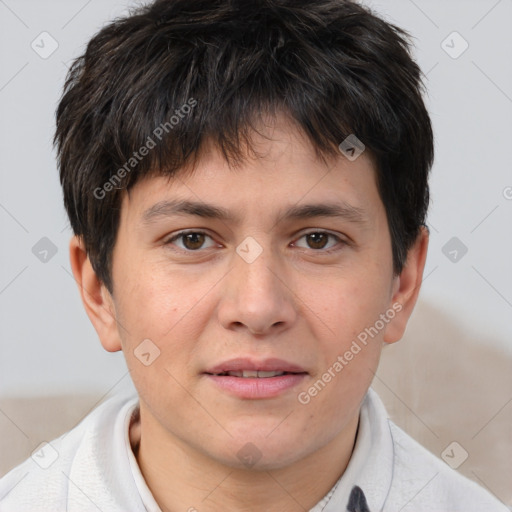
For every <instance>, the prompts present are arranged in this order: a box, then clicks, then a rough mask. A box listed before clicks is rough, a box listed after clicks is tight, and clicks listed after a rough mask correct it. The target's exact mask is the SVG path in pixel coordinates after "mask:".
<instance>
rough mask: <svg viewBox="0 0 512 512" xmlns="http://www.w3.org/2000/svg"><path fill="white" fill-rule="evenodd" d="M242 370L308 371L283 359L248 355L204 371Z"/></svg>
mask: <svg viewBox="0 0 512 512" xmlns="http://www.w3.org/2000/svg"><path fill="white" fill-rule="evenodd" d="M242 370H260V371H263V372H272V371H274V372H289V373H307V372H306V370H304V368H302V367H300V366H299V365H296V364H294V363H290V362H288V361H284V360H283V359H276V358H271V359H264V360H262V361H258V360H257V359H252V358H248V357H238V358H235V359H229V360H228V361H224V362H222V363H219V364H217V365H215V366H212V367H210V368H208V369H207V370H206V371H205V372H204V373H223V372H233V371H242Z"/></svg>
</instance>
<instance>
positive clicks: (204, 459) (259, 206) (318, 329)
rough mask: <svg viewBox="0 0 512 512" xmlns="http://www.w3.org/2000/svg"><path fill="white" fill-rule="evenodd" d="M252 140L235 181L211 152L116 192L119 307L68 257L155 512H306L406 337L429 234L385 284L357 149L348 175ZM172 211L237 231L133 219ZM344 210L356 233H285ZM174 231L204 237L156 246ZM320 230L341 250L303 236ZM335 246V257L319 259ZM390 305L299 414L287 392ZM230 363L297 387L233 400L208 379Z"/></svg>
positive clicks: (329, 226) (266, 131)
mask: <svg viewBox="0 0 512 512" xmlns="http://www.w3.org/2000/svg"><path fill="white" fill-rule="evenodd" d="M253 144H254V148H255V149H256V150H257V151H258V156H257V157H256V156H254V155H247V158H246V159H245V160H244V161H243V162H242V164H241V165H240V166H238V167H237V168H233V167H230V166H229V165H228V164H227V162H226V161H225V160H224V159H223V158H222V156H221V155H220V153H219V152H218V151H217V150H216V148H214V147H213V146H211V145H210V146H208V147H207V148H205V150H204V151H203V152H202V154H201V156H200V158H199V159H198V160H197V162H196V165H195V167H194V168H193V169H189V170H190V171H191V172H183V173H182V174H180V175H179V176H177V177H175V178H173V179H171V180H169V179H167V178H164V177H161V176H158V177H151V178H148V179H145V180H143V181H141V182H139V183H137V184H136V185H135V186H134V188H133V189H131V191H130V193H129V194H125V196H124V198H123V202H122V207H121V221H120V226H119V232H118V237H117V241H116V245H115V248H114V253H113V283H114V289H113V294H112V295H110V294H109V293H108V291H107V290H106V288H105V287H104V286H103V285H102V283H101V282H100V281H99V280H98V279H97V276H96V274H95V273H94V271H93V269H92V267H91V264H90V261H89V259H88V257H87V254H86V252H85V250H84V248H83V245H82V243H81V241H80V239H79V238H76V237H74V238H73V239H72V240H71V243H70V258H71V265H72V269H73V273H74V276H75V279H76V281H77V283H78V285H79V289H80V292H81V296H82V300H83V303H84V306H85V309H86V311H87V314H88V315H89V318H90V319H91V322H92V323H93V325H94V327H95V329H96V331H97V333H98V335H99V338H100V340H101V343H102V344H103V346H104V348H105V349H106V350H108V351H117V350H123V352H124V355H125V358H126V361H127V365H128V367H129V369H130V372H131V376H132V378H133V381H134V383H135V386H136V388H137V390H138V393H139V396H140V423H139V424H137V425H135V426H134V428H133V429H132V431H131V433H130V436H131V440H132V444H133V446H136V445H137V444H138V443H140V444H139V447H138V449H135V450H134V451H135V452H136V457H137V460H138V463H139V466H140V468H141V471H142V474H143V475H144V478H145V479H146V482H147V483H148V486H149V488H150V489H151V491H152V493H153V495H154V497H155V499H156V501H157V502H158V503H159V505H160V507H161V508H162V510H164V511H177V510H189V509H191V510H193V508H192V507H195V508H196V509H197V510H198V511H200V512H213V511H215V512H217V511H225V510H237V511H246V510H247V511H248V510H251V511H262V512H268V511H279V512H283V511H284V512H295V511H304V510H309V508H311V507H313V506H314V505H315V504H316V503H317V502H318V501H319V500H320V499H322V497H323V496H324V495H325V494H326V493H327V492H328V491H329V490H330V489H331V487H332V486H333V485H334V483H335V482H336V481H337V479H338V478H339V477H340V475H341V474H342V473H343V472H344V470H345V468H346V466H347V464H348V462H349V460H350V456H351V453H352V450H353V446H354V441H355V438H356V433H357V425H358V415H359V409H360V405H361V403H362V400H363V399H364V396H365V394H366V391H367V389H368V387H369V386H370V384H371V381H372V378H373V374H374V372H375V371H376V369H377V366H378V362H379V358H380V353H381V349H382V346H383V345H384V344H386V343H394V342H396V341H398V340H399V339H400V338H401V337H402V335H403V333H404V330H405V327H406V325H407V321H408V319H409V317H410V315H411V313H412V310H413V308H414V305H415V303H416V299H417V296H418V292H419V289H420V284H421V280H422V275H423V269H424V265H425V259H426V253H427V246H428V232H427V231H426V229H423V228H422V230H421V233H420V234H419V236H418V238H417V241H416V243H415V244H414V246H413V247H412V248H411V250H410V251H409V253H408V258H407V262H406V265H405V267H404V269H403V271H402V273H401V274H400V275H399V276H395V275H394V274H393V264H392V251H391V239H390V235H389V229H388V224H387V219H386V213H385V209H384V205H383V204H382V201H381V199H380V197H379V194H378V190H377V185H376V174H375V169H374V166H373V163H372V160H371V159H370V158H369V156H368V155H367V154H366V153H363V154H362V155H361V156H360V157H359V158H357V159H356V160H355V161H353V162H351V161H349V160H348V159H347V158H345V157H344V156H343V155H342V154H341V153H340V156H339V157H338V158H336V159H333V160H329V161H327V162H326V161H322V160H320V159H318V158H317V157H316V156H315V151H314V149H313V147H312V145H311V143H310V142H309V141H308V140H307V138H306V137H305V136H304V135H303V134H302V133H301V132H300V131H299V130H298V129H297V128H296V126H295V125H294V124H293V123H292V122H290V121H289V120H288V119H286V118H285V117H284V116H279V117H278V118H277V119H276V120H275V122H274V123H269V124H268V125H266V126H265V127H263V128H262V130H260V134H254V137H253ZM177 198H178V199H189V200H193V201H202V202H207V203H209V204H214V205H217V206H221V207H224V208H227V209H228V210H229V211H230V212H232V213H233V214H234V215H238V216H239V219H238V221H237V222H235V221H234V220H220V219H209V218H202V217H198V216H194V215H179V216H176V215H175V216H168V217H159V218H157V219H153V222H152V223H150V224H144V223H143V222H142V215H143V212H145V211H146V210H147V209H148V208H150V207H151V206H153V205H154V204H156V203H158V202H159V201H162V200H169V199H177ZM340 200H343V201H345V202H346V203H349V204H350V205H352V206H356V207H358V208H361V209H363V210H364V212H365V216H366V221H365V222H364V223H354V222H350V221H349V220H347V219H346V218H330V217H315V218H310V219H295V220H287V221H281V220H280V212H282V211H284V210H285V209H286V208H288V207H290V206H294V205H298V204H304V203H325V202H332V201H337V202H339V201H340ZM184 229H187V230H190V229H192V230H199V231H204V232H206V233H207V235H208V236H206V237H205V238H204V239H201V237H199V242H198V241H197V238H196V239H194V240H193V241H190V240H188V241H187V239H184V238H183V237H181V238H178V239H176V240H175V241H174V242H172V243H171V244H167V245H166V244H165V242H167V241H169V239H170V238H172V236H173V235H175V234H176V233H177V232H179V231H180V230H184ZM314 232H317V233H318V232H328V233H330V234H332V235H334V237H322V236H320V237H318V235H317V238H312V237H311V236H309V237H307V236H305V235H306V234H307V233H314ZM248 236H251V237H253V238H254V239H255V240H256V241H257V242H258V244H259V245H260V246H261V248H262V250H263V251H262V253H261V254H260V255H259V256H258V257H257V258H256V259H255V261H253V262H252V263H248V262H246V261H245V260H244V259H243V258H241V257H240V256H239V255H238V254H237V252H236V248H237V247H238V246H239V245H240V244H241V243H242V242H243V241H244V240H245V239H246V237H248ZM335 237H339V240H338V239H336V238H335ZM201 240H204V242H203V245H201ZM341 241H345V242H347V243H342V242H341ZM191 248H192V249H191ZM197 248H198V249H197ZM194 249H195V250H194ZM329 249H333V250H334V252H331V253H330V254H326V252H325V251H327V250H329ZM187 250H188V252H186V251H187ZM393 304H395V305H397V304H400V307H401V311H400V312H399V313H396V315H394V318H393V319H391V320H389V321H388V322H387V323H385V327H384V328H383V329H381V330H380V331H379V333H378V335H376V336H374V337H373V338H371V339H369V342H368V344H367V345H366V346H364V347H363V348H362V350H361V351H360V352H359V353H358V354H357V355H356V356H354V358H353V359H352V360H351V361H350V362H348V364H347V365H346V366H344V368H343V370H342V371H341V372H339V373H337V374H336V376H335V377H334V378H332V380H331V381H330V382H329V383H328V384H327V385H326V386H325V387H324V388H323V389H322V390H321V391H320V392H319V393H318V394H317V395H316V396H314V397H312V398H311V401H310V402H309V403H308V404H305V405H304V404H301V403H300V402H299V401H298V398H297V397H298V394H299V393H300V392H301V391H305V390H306V391H307V390H308V389H309V388H310V387H311V386H312V385H313V384H314V383H315V382H316V381H318V379H319V378H321V376H322V374H324V372H325V371H326V370H327V369H328V368H329V367H332V365H333V363H334V362H335V361H336V360H337V357H338V356H339V355H343V354H344V353H345V352H346V351H347V350H348V349H349V348H350V346H351V344H352V342H353V341H354V340H355V339H356V337H357V335H358V334H359V333H361V332H362V331H364V329H365V328H367V327H369V326H373V325H375V323H376V321H377V320H378V319H379V318H380V315H381V314H383V313H384V314H385V313H386V311H388V310H389V309H390V308H392V306H393ZM144 339H150V340H152V342H153V343H154V344H155V345H156V346H157V347H158V348H159V350H160V355H159V357H158V358H156V359H155V360H154V361H153V362H152V364H150V365H149V366H145V365H144V364H142V363H141V361H139V360H138V359H137V358H136V357H135V355H134V350H135V349H136V348H137V346H138V345H139V344H140V343H141V341H142V340H144ZM236 356H247V357H253V358H256V359H265V358H267V357H278V358H281V359H284V360H286V361H289V362H292V363H295V364H298V365H300V366H301V367H302V368H304V369H305V370H306V371H307V372H308V375H307V376H306V377H305V378H304V379H303V382H302V383H301V384H300V385H299V386H298V387H297V388H294V389H292V390H287V391H285V392H284V393H282V394H281V395H279V396H277V397H274V398H270V399H241V398H238V397H235V396H233V395H231V394H229V393H227V392H225V391H222V390H219V389H218V388H217V387H216V386H215V385H214V384H213V383H212V382H211V379H209V378H207V377H206V376H205V375H204V374H203V373H202V372H204V371H205V370H206V369H207V368H208V367H211V366H212V365H214V364H218V363H220V362H222V361H225V360H227V359H230V358H232V357H236ZM248 442H250V443H252V444H253V445H255V446H256V447H257V450H258V453H259V454H261V458H260V459H259V461H258V462H257V463H256V464H255V465H254V466H252V467H248V466H247V465H244V463H243V461H241V460H240V459H239V457H238V456H237V452H238V451H239V450H240V449H241V448H242V447H243V446H244V445H246V443H248Z"/></svg>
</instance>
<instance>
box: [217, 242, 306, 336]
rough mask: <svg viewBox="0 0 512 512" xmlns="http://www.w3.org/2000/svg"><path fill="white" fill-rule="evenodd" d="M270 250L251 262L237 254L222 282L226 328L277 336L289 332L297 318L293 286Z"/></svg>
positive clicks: (221, 317)
mask: <svg viewBox="0 0 512 512" xmlns="http://www.w3.org/2000/svg"><path fill="white" fill-rule="evenodd" d="M277 258H278V256H277V255H275V256H274V255H272V251H271V249H264V250H263V252H262V253H261V254H260V255H259V256H258V257H257V258H256V259H255V260H254V261H252V262H250V263H249V262H248V261H246V260H244V259H243V258H242V257H240V256H239V255H238V254H236V255H235V256H234V261H233V268H232V269H231V271H230V272H229V273H228V275H227V276H226V278H225V279H224V280H223V283H224V287H223V290H222V298H221V302H220V305H219V309H218V315H219V321H220V322H221V324H222V326H223V327H224V328H225V329H230V330H239V331H244V330H246V331H248V332H250V333H251V334H253V335H268V334H276V333H278V332H280V331H283V330H286V329H288V328H289V327H290V326H291V325H292V324H293V323H294V322H295V320H296V318H297V310H296V307H295V301H294V293H293V291H292V289H293V287H292V285H291V283H287V282H286V273H285V272H284V269H283V268H282V265H281V264H280V262H279V261H278V259H277Z"/></svg>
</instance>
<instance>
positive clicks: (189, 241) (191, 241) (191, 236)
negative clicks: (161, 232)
mask: <svg viewBox="0 0 512 512" xmlns="http://www.w3.org/2000/svg"><path fill="white" fill-rule="evenodd" d="M181 237H182V240H183V245H184V246H185V247H186V248H187V249H190V250H191V251H194V250H196V249H200V248H201V246H202V245H203V244H204V239H205V236H204V234H203V233H187V234H185V235H181Z"/></svg>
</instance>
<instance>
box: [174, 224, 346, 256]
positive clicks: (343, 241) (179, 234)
mask: <svg viewBox="0 0 512 512" xmlns="http://www.w3.org/2000/svg"><path fill="white" fill-rule="evenodd" d="M190 233H194V234H199V235H205V236H207V237H209V238H211V239H212V240H213V241H214V242H215V240H214V238H213V236H212V235H210V234H209V233H208V232H207V231H204V230H201V229H184V230H182V231H178V232H176V233H175V234H173V235H172V236H171V237H170V238H167V239H166V240H165V241H164V245H172V242H174V241H176V240H178V239H179V238H181V237H182V236H185V235H187V234H190ZM299 233H300V236H298V237H296V238H295V241H294V242H292V244H295V243H296V241H297V240H300V239H301V238H303V237H305V236H307V235H310V234H314V233H320V234H326V235H328V236H330V237H332V238H335V239H336V241H337V244H336V245H335V246H334V247H330V248H329V249H325V250H323V249H307V248H304V247H299V249H302V250H310V251H312V252H314V253H318V254H320V253H323V254H329V253H331V252H335V251H339V250H341V248H340V247H339V245H342V246H345V245H350V241H349V240H346V239H344V238H342V237H340V236H339V235H337V234H335V233H332V232H331V231H328V230H325V229H321V228H310V229H309V230H308V231H306V232H299ZM216 243H217V244H218V242H216ZM207 249H208V248H207ZM176 250H177V251H178V252H182V253H200V252H202V249H197V250H195V251H194V250H191V249H181V248H180V247H177V248H176ZM203 250H204V249H203Z"/></svg>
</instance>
